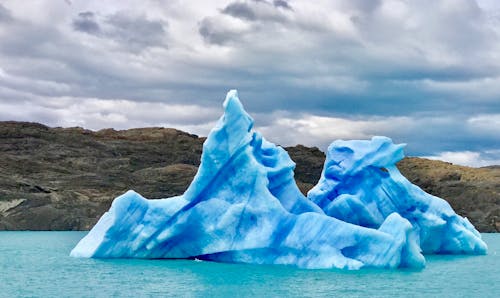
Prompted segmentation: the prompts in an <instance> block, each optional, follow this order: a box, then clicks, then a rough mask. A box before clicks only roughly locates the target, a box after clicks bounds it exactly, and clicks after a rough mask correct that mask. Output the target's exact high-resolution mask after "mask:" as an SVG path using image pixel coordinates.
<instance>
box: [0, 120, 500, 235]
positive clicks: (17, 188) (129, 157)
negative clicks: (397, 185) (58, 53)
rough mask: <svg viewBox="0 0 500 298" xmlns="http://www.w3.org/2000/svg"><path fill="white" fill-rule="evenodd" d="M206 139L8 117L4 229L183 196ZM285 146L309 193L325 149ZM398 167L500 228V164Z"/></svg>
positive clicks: (0, 165)
mask: <svg viewBox="0 0 500 298" xmlns="http://www.w3.org/2000/svg"><path fill="white" fill-rule="evenodd" d="M203 141H204V138H200V137H198V136H196V135H193V134H189V133H186V132H182V131H179V130H176V129H171V128H138V129H129V130H122V131H116V130H113V129H105V130H100V131H97V132H94V131H90V130H85V129H82V128H49V127H47V126H45V125H42V124H38V123H28V122H13V121H4V122H0V230H88V229H90V228H91V227H92V226H93V225H94V224H95V222H96V221H97V220H98V219H99V217H100V216H101V215H102V214H103V213H104V212H105V211H106V210H107V209H108V208H109V206H110V204H111V202H112V200H113V198H114V197H116V196H117V195H120V194H122V193H123V192H125V191H127V190H128V189H134V190H135V191H137V192H139V193H141V194H142V195H143V196H144V197H147V198H153V199H157V198H164V197H170V196H174V195H179V194H181V193H183V192H184V190H185V189H186V188H187V186H188V185H189V183H190V182H191V180H192V178H193V176H194V174H195V173H196V170H197V167H198V165H199V158H200V154H201V151H202V144H203ZM285 149H286V150H287V151H288V153H289V154H290V156H291V158H292V159H293V160H294V161H295V162H296V164H297V167H296V171H295V179H296V181H297V184H298V186H299V188H300V189H301V191H302V192H304V193H305V192H307V190H309V189H310V188H311V187H312V186H313V185H314V184H316V182H317V181H318V179H319V176H320V173H321V169H322V167H323V162H324V159H325V155H324V153H323V152H321V151H320V150H319V149H318V148H309V147H305V146H302V145H297V146H294V147H287V148H285ZM398 167H399V169H400V170H401V172H402V173H403V174H404V175H405V176H406V177H407V178H408V179H409V180H410V181H412V182H413V183H415V184H417V185H419V186H420V187H421V188H423V189H424V190H425V191H427V192H429V193H431V194H433V195H436V196H439V197H442V198H444V199H446V200H447V201H448V202H449V203H450V204H451V205H452V207H453V208H454V209H455V211H456V212H457V213H458V214H460V215H462V216H466V217H467V218H469V220H470V221H471V222H472V223H473V224H474V225H475V226H476V228H477V229H478V230H479V231H481V232H500V168H499V167H496V166H493V167H486V168H469V167H463V166H456V165H452V164H450V163H446V162H441V161H432V160H427V159H422V158H415V157H410V158H405V159H404V160H402V161H401V162H400V163H399V164H398Z"/></svg>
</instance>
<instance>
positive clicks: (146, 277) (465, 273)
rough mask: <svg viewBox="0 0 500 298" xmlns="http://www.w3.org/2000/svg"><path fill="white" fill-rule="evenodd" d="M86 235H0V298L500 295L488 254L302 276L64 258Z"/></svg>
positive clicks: (180, 263) (496, 261) (260, 269)
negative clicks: (397, 267)
mask: <svg viewBox="0 0 500 298" xmlns="http://www.w3.org/2000/svg"><path fill="white" fill-rule="evenodd" d="M84 235H85V232H0V297H113V296H114V297H150V296H151V297H152V296H159V297H166V296H168V297H171V296H174V297H178V296H180V297H207V296H209V297H324V296H330V297H332V296H336V297H394V296H396V297H397V296H405V297H500V234H484V235H483V237H484V239H485V241H486V242H487V244H488V246H489V254H488V255H487V256H427V268H425V269H424V270H421V271H418V270H417V271H415V270H361V271H340V270H304V269H296V268H291V267H285V266H258V265H240V264H219V263H211V262H196V261H189V260H130V259H127V260H95V259H76V258H71V257H69V256H68V255H69V252H70V250H71V249H72V248H73V247H74V245H75V244H76V243H77V242H78V241H79V240H80V239H81V238H82V237H83V236H84Z"/></svg>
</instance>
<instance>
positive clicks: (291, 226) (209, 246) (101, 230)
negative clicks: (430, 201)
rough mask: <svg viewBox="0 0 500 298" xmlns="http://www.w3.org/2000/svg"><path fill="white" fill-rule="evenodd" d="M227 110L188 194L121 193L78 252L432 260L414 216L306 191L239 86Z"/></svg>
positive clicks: (345, 262) (310, 263)
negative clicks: (330, 207) (359, 207)
mask: <svg viewBox="0 0 500 298" xmlns="http://www.w3.org/2000/svg"><path fill="white" fill-rule="evenodd" d="M224 109H225V112H224V115H223V116H222V117H221V118H220V119H219V121H218V123H217V125H216V126H215V127H214V128H213V130H212V131H211V132H210V134H209V136H208V138H207V140H206V141H205V143H204V145H203V154H202V157H201V164H200V167H199V170H198V173H197V174H196V176H195V178H194V180H193V182H192V183H191V185H190V186H189V188H188V189H187V190H186V192H185V193H184V194H183V195H181V196H177V197H173V198H168V199H161V200H147V199H145V198H143V197H142V196H140V195H139V194H137V193H135V192H133V191H128V192H127V193H125V194H123V195H122V196H120V197H118V198H116V199H115V200H114V201H113V204H112V206H111V208H110V210H109V211H108V212H106V213H105V214H104V215H103V216H102V217H101V219H100V220H99V222H98V223H97V224H96V225H95V226H94V228H93V229H92V230H91V231H90V232H89V233H88V234H87V235H86V236H85V237H84V238H83V239H82V240H81V241H80V242H79V243H78V244H77V246H76V247H75V248H74V249H73V250H72V251H71V255H72V256H75V257H94V258H197V259H200V260H210V261H218V262H239V263H254V264H285V265H293V266H298V267H302V268H346V269H359V268H362V267H378V268H396V267H414V268H421V267H423V266H424V264H425V259H424V257H423V255H422V254H421V250H420V247H419V242H418V237H416V234H415V233H414V228H413V226H412V224H411V223H410V221H408V220H407V219H405V218H403V217H402V216H401V215H399V214H398V213H397V212H392V213H390V214H384V217H383V218H382V217H380V218H377V220H379V219H380V224H378V225H377V227H376V228H375V227H364V226H361V225H358V224H353V223H349V222H346V221H345V220H340V219H338V218H335V217H332V216H329V215H328V214H325V212H324V211H323V210H322V208H320V206H321V207H324V204H323V205H319V206H318V205H317V204H316V203H315V201H311V200H309V199H308V198H306V197H304V196H303V195H302V194H301V193H300V191H299V189H298V188H297V186H296V184H295V181H294V179H293V169H294V167H295V164H294V163H293V162H292V160H291V159H290V158H289V156H288V154H287V153H286V151H285V150H284V149H283V148H281V147H278V146H276V145H274V144H272V143H270V142H268V141H266V140H265V139H264V138H263V137H262V136H261V135H260V134H259V133H258V132H255V131H253V130H252V126H253V119H252V118H251V117H250V116H249V115H248V114H247V113H246V112H245V111H244V109H243V106H242V105H241V103H240V101H239V100H238V97H237V93H236V91H235V90H233V91H230V92H229V93H228V95H227V97H226V100H225V102H224ZM324 182H325V183H327V184H328V183H329V182H328V181H326V180H325V181H324ZM356 182H359V181H358V180H356ZM328 185H329V184H328ZM363 186H366V185H365V184H363ZM324 194H326V192H325V193H324ZM317 198H319V197H317ZM394 211H397V210H394ZM385 215H387V216H385Z"/></svg>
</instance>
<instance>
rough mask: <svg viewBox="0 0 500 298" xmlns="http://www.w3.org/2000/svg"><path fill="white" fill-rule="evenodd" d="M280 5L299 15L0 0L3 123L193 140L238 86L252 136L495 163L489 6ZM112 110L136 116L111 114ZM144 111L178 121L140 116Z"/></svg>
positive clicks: (267, 6)
mask: <svg viewBox="0 0 500 298" xmlns="http://www.w3.org/2000/svg"><path fill="white" fill-rule="evenodd" d="M283 2H284V1H283ZM286 3H287V4H286V5H288V6H290V7H291V8H292V9H287V8H286V7H285V6H286V5H285V4H284V3H281V1H271V0H268V1H264V0H261V1H236V2H235V1H228V0H217V1H216V2H210V3H208V2H207V3H205V2H203V3H200V2H194V1H193V2H189V1H188V2H182V3H181V2H178V1H173V2H161V1H147V0H146V1H136V2H134V1H130V2H129V3H128V5H127V7H125V6H124V5H120V4H115V5H116V6H113V5H103V4H102V3H101V2H99V1H94V2H93V1H84V2H74V3H72V5H56V4H53V2H51V1H41V2H36V3H33V4H31V5H32V6H33V8H30V9H25V7H24V5H26V4H23V3H22V2H21V1H11V2H6V3H5V4H2V5H3V6H0V22H2V20H7V19H8V22H7V23H5V21H4V23H2V25H3V26H0V40H1V41H2V42H1V43H0V104H1V105H2V107H1V108H0V110H1V111H2V112H1V113H0V119H7V118H8V119H16V118H17V119H23V120H28V119H30V120H32V121H42V122H46V123H49V124H50V123H58V125H70V123H73V122H74V123H75V124H78V123H80V124H79V125H86V126H89V125H92V124H91V123H95V125H94V126H93V127H96V128H97V127H98V126H99V127H100V126H119V127H120V128H125V127H127V125H128V126H139V125H161V124H165V125H166V124H168V125H170V126H179V127H184V128H186V129H193V132H194V133H199V134H202V133H205V132H206V131H207V127H209V126H210V123H211V121H213V120H215V119H213V120H211V119H212V118H216V114H217V113H214V112H213V110H211V108H212V107H220V104H221V102H222V99H223V97H224V95H225V92H226V91H227V90H228V89H231V88H237V89H239V91H240V96H241V98H242V100H243V102H244V104H245V106H246V107H247V109H248V110H249V112H250V113H252V114H253V115H256V117H255V118H256V120H257V122H256V127H257V128H259V127H260V128H262V129H263V131H264V132H265V135H266V136H267V137H268V138H269V139H271V140H276V141H277V142H280V143H283V144H292V143H293V142H294V141H295V142H297V143H298V142H301V143H305V144H306V145H318V146H322V147H325V146H326V144H327V143H328V142H330V141H332V138H336V137H343V138H354V137H360V138H365V137H369V136H371V135H373V134H385V135H388V136H390V137H392V138H394V140H395V141H397V142H405V143H408V147H407V151H408V152H409V153H410V154H412V155H426V156H441V155H442V154H441V153H442V152H474V154H473V155H471V154H468V155H467V154H465V155H455V156H478V155H477V154H476V153H478V152H479V153H478V154H479V156H480V157H481V158H483V159H484V160H498V159H499V158H497V157H495V154H497V153H495V152H498V151H495V150H496V149H498V144H499V143H500V140H499V139H498V135H500V131H499V130H498V129H497V128H496V126H498V125H496V124H497V119H498V118H497V117H498V116H496V115H498V114H500V101H499V100H498V98H499V97H500V87H498V86H500V59H499V58H498V52H499V51H500V29H498V28H500V19H498V17H496V16H497V15H498V13H497V12H495V11H494V9H493V8H492V7H488V9H484V8H482V7H481V6H478V5H477V4H476V2H475V1H472V0H460V1H452V2H449V1H448V2H447V1H431V0H425V1H388V0H379V1H347V0H337V1H325V2H321V3H320V2H316V1H314V2H313V1H305V0H304V1H301V0H296V1H293V2H291V3H292V4H289V2H286ZM37 5H38V6H37ZM292 5H293V7H292ZM49 11H50V14H49V13H48V12H49ZM5 16H7V17H5ZM167 20H168V22H167ZM167 45H168V48H167ZM111 103H113V104H111ZM120 103H127V105H128V104H130V105H129V106H134V105H135V106H134V108H131V109H125V108H122V109H121V110H120V111H117V112H116V113H113V112H112V111H111V110H110V108H109V107H113V108H116V109H119V105H120ZM156 104H159V105H156ZM87 105H91V106H92V109H90V108H89V109H85V107H86V106H87ZM183 106H185V107H186V111H191V112H192V113H203V112H201V109H202V107H205V108H207V109H210V111H211V112H210V113H209V115H210V117H205V118H196V119H195V118H192V119H191V120H189V119H190V117H189V115H187V114H183V113H182V112H180V111H181V107H183ZM193 106H195V107H198V108H197V109H193V108H192V107H193ZM27 107H31V108H29V109H28V108H27ZM168 107H173V108H172V110H173V111H175V113H174V114H178V115H182V117H173V116H172V115H173V114H171V113H170V114H169V113H167V112H166V111H167V110H168ZM190 107H191V108H190ZM100 109H102V110H103V111H104V112H102V113H100V112H99V110H100ZM148 109H156V110H158V111H161V113H165V115H169V116H168V117H169V118H171V121H162V119H161V115H160V114H161V113H160V114H158V115H156V114H155V115H156V116H154V117H150V118H148V115H147V112H146V111H148ZM77 110H85V113H82V114H81V115H80V114H79V113H77V112H76V111H77ZM134 110H138V111H144V113H134ZM23 111H26V113H24V114H23ZM28 111H29V112H28ZM217 111H219V112H220V108H218V109H217ZM127 114H131V115H129V116H127ZM132 114H133V115H132ZM92 117H94V118H95V121H94V122H92V119H94V118H92ZM183 117H185V118H183ZM71 119H73V120H71ZM280 119H282V120H283V119H284V120H283V121H281V122H280V121H278V120H280ZM328 119H329V120H328ZM339 119H340V120H339ZM384 119H385V120H384ZM285 120H286V121H285ZM71 121H73V122H71ZM287 121H288V122H287ZM391 124H392V125H391ZM353 127H354V128H355V129H353ZM332 131H334V132H335V131H336V132H335V133H332ZM313 132H314V133H313ZM485 152H493V153H488V154H489V155H488V154H487V153H485ZM440 154H441V155H440ZM498 155H499V156H500V153H498ZM443 156H445V155H443ZM446 156H452V155H449V154H448V155H446ZM486 157H487V158H486Z"/></svg>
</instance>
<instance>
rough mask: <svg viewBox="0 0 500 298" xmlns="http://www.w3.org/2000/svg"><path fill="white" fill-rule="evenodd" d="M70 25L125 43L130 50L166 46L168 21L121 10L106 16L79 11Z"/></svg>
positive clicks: (78, 29) (81, 30) (85, 31)
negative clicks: (150, 18)
mask: <svg viewBox="0 0 500 298" xmlns="http://www.w3.org/2000/svg"><path fill="white" fill-rule="evenodd" d="M72 25H73V28H74V29H75V30H76V31H80V32H84V33H88V34H91V35H95V36H97V37H101V38H108V39H112V40H114V41H116V42H118V43H121V44H125V45H126V46H128V47H129V49H130V50H132V51H140V50H143V49H145V48H147V47H152V46H161V47H166V46H167V44H166V35H167V31H166V27H167V26H168V23H166V22H162V21H158V20H149V19H147V18H146V17H144V16H137V15H131V14H127V13H125V12H122V11H120V12H117V13H114V14H111V15H106V16H98V15H96V14H95V13H93V12H90V11H86V12H80V13H79V14H78V16H77V17H76V18H75V19H73V22H72Z"/></svg>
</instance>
